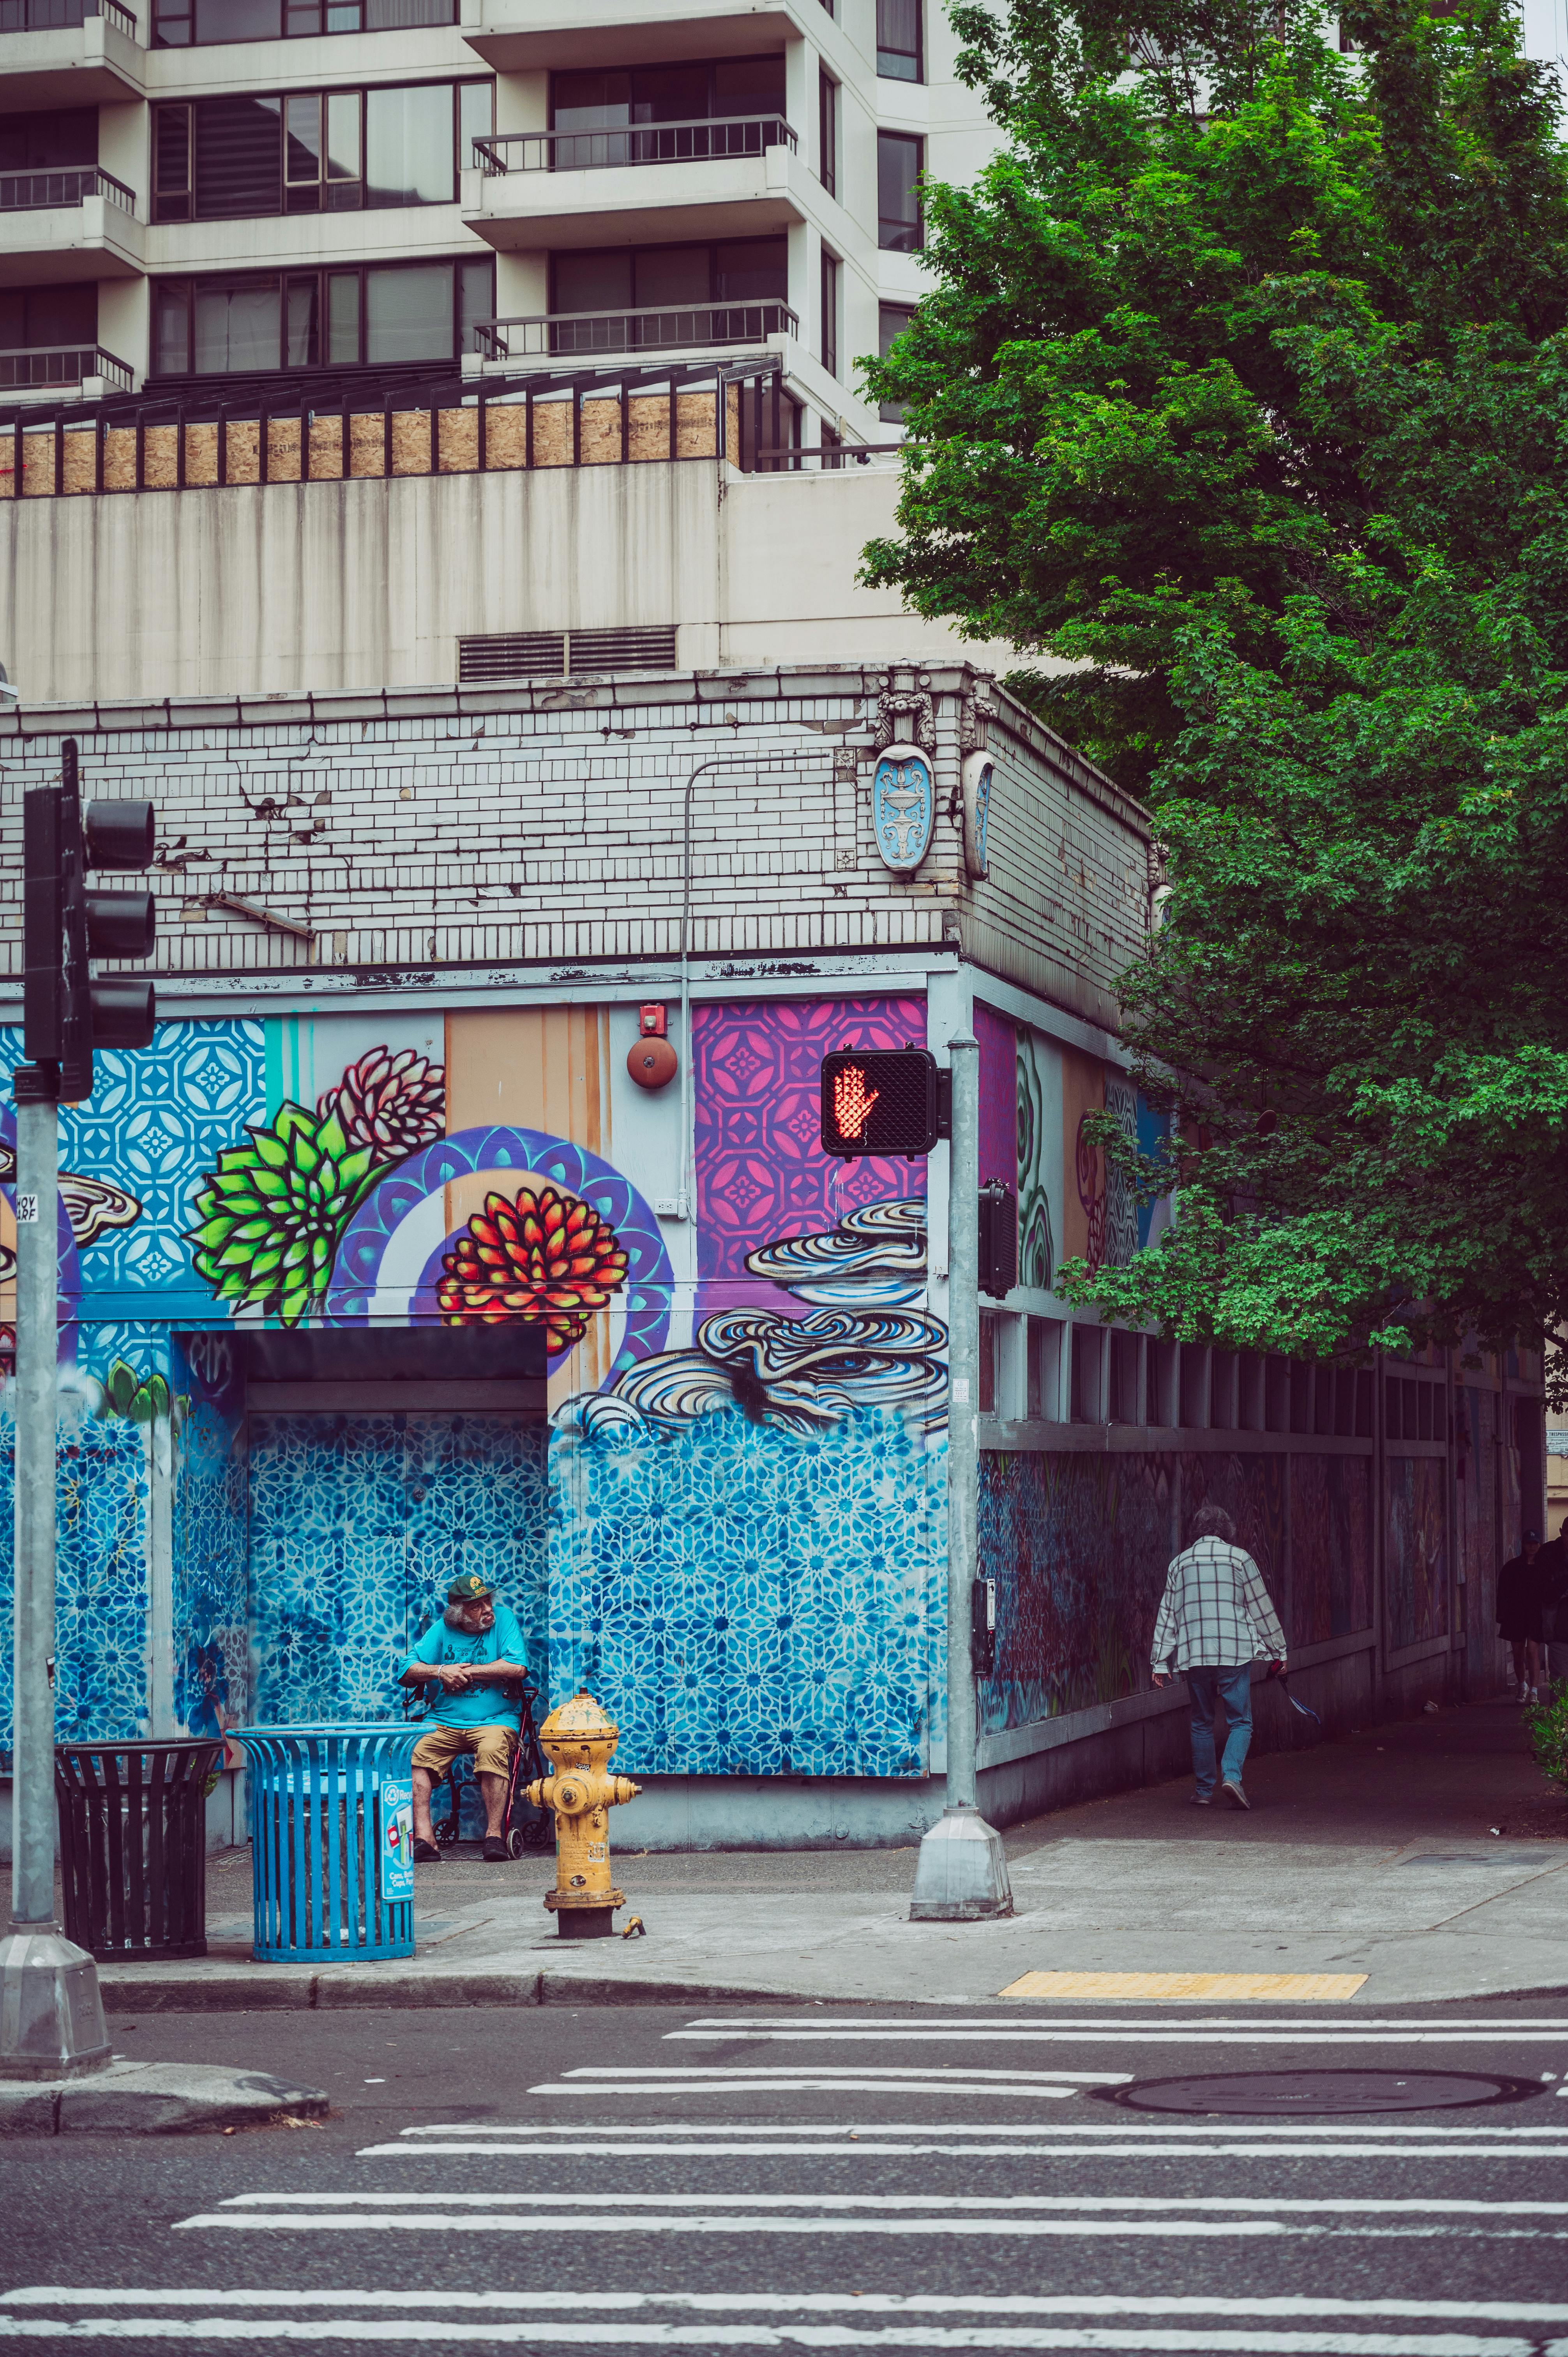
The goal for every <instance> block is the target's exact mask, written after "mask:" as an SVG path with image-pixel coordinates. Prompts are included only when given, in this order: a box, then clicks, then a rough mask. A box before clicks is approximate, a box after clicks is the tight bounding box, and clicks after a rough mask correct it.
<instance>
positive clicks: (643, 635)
mask: <svg viewBox="0 0 1568 2357" xmlns="http://www.w3.org/2000/svg"><path fill="white" fill-rule="evenodd" d="M674 668H675V626H674V624H673V623H672V622H671V623H670V624H669V625H668V626H666V625H664V624H662V623H660V624H658V625H655V626H654V627H653V628H651V629H647V630H511V631H508V632H505V633H504V634H502V635H500V636H498V637H495V638H487V639H459V640H458V641H457V677H458V679H459V680H460V681H461V682H462V683H464V684H465V685H467V684H473V685H478V684H480V683H483V682H484V681H486V680H499V679H566V678H570V677H573V676H578V675H580V674H581V673H585V672H602V671H673V670H674Z"/></svg>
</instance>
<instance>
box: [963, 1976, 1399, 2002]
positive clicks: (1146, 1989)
mask: <svg viewBox="0 0 1568 2357" xmlns="http://www.w3.org/2000/svg"><path fill="white" fill-rule="evenodd" d="M1366 1978H1367V1975H1366V1974H1365V1973H1026V1974H1025V1975H1024V1976H1023V1978H1022V1979H1021V1980H1015V1981H1009V1983H1008V1984H1007V1986H1006V1987H1005V1988H1004V1989H1001V1990H999V1991H998V1995H999V1996H1035V1997H1041V1996H1044V1997H1107V1996H1108V1997H1116V1998H1119V1999H1121V2000H1122V2003H1124V2004H1125V2003H1129V2002H1132V2001H1133V2000H1137V1999H1144V2000H1155V1999H1158V1998H1161V1997H1183V1996H1186V1997H1193V1996H1196V1997H1216V1998H1219V2000H1221V2001H1222V2002H1230V2001H1232V2000H1240V1999H1244V1998H1247V1997H1264V1998H1269V1999H1272V2000H1273V2002H1274V2003H1275V2004H1279V2003H1281V2002H1282V2001H1284V2000H1286V1999H1292V1998H1294V1999H1296V2000H1298V2001H1303V2002H1310V2001H1313V2000H1316V2001H1319V2002H1323V2003H1327V2004H1333V2003H1335V2002H1336V2001H1337V1999H1339V1998H1341V1997H1347V1996H1355V1994H1356V1991H1357V1990H1358V1989H1359V1988H1360V1987H1361V1986H1362V1985H1363V1984H1364V1982H1365V1980H1366Z"/></svg>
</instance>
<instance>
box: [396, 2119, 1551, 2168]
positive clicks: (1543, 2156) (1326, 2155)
mask: <svg viewBox="0 0 1568 2357" xmlns="http://www.w3.org/2000/svg"><path fill="white" fill-rule="evenodd" d="M927 2133H928V2135H929V2134H930V2133H931V2131H929V2130H928V2132H927ZM937 2133H939V2134H940V2135H943V2136H945V2135H947V2134H949V2133H950V2131H949V2130H948V2129H947V2128H946V2127H945V2126H944V2127H943V2128H942V2129H940V2131H937ZM1034 2133H1035V2134H1036V2136H1040V2135H1044V2134H1047V2133H1048V2132H1047V2131H1045V2130H1039V2129H1036V2131H1035V2132H1034ZM1241 2133H1244V2132H1243V2131H1240V2130H1235V2129H1229V2130H1222V2131H1221V2134H1224V2135H1230V2136H1236V2135H1239V2134H1241ZM1287 2133H1288V2131H1287ZM1303 2133H1305V2131H1304V2132H1303ZM824 2152H826V2153H831V2154H832V2155H833V2156H834V2157H835V2158H838V2157H840V2156H843V2157H844V2158H852V2159H863V2158H866V2157H868V2156H870V2157H873V2158H875V2157H884V2158H885V2157H886V2156H888V2155H890V2154H897V2155H901V2156H910V2155H915V2156H919V2157H922V2158H931V2159H948V2160H972V2159H976V2158H985V2157H986V2156H985V2152H984V2148H983V2147H982V2148H980V2150H979V2151H977V2149H976V2147H974V2146H973V2145H962V2144H932V2143H914V2142H906V2143H902V2144H880V2143H878V2142H877V2140H876V2138H875V2136H871V2135H867V2136H857V2137H856V2138H855V2139H854V2141H853V2142H849V2141H844V2142H841V2143H838V2144H829V2145H807V2144H799V2143H797V2144H771V2143H766V2142H759V2143H753V2144H727V2143H725V2142H723V2141H722V2140H718V2141H715V2140H714V2139H713V2138H711V2137H704V2138H703V2141H702V2143H701V2144H639V2143H637V2142H635V2141H633V2142H626V2143H614V2142H611V2141H608V2140H607V2138H606V2137H605V2136H596V2137H595V2138H594V2139H593V2141H592V2142H591V2143H587V2144H562V2145H556V2144H553V2145H550V2146H547V2147H546V2146H541V2145H539V2144H538V2143H532V2144H494V2143H491V2144H480V2143H476V2142H462V2141H455V2142H452V2143H433V2144H427V2145H403V2144H371V2145H365V2146H363V2147H361V2149H360V2155H359V2158H371V2157H374V2158H381V2157H383V2156H386V2155H391V2156H392V2157H393V2158H402V2159H404V2160H414V2159H418V2158H420V2157H421V2155H422V2154H439V2155H444V2156H446V2158H465V2157H466V2158H474V2157H475V2156H477V2155H483V2156H486V2157H494V2156H496V2155H500V2156H502V2157H512V2158H526V2159H532V2160H538V2159H542V2158H549V2159H552V2160H554V2159H576V2160H633V2159H645V2160H646V2159H650V2158H664V2159H668V2158H686V2159H692V2160H715V2159H723V2158H727V2159H736V2158H740V2157H742V2156H745V2155H747V2154H751V2155H757V2154H768V2155H769V2156H789V2157H792V2158H795V2159H797V2160H801V2159H805V2160H811V2159H816V2158H821V2156H822V2154H823V2153H824ZM995 2157H1005V2158H1007V2159H1009V2160H1011V2159H1013V2158H1029V2159H1032V2160H1126V2161H1141V2160H1173V2159H1187V2160H1213V2159H1220V2160H1236V2159H1246V2160H1280V2159H1285V2160H1289V2159H1295V2160H1303V2159H1318V2160H1321V2159H1330V2160H1334V2159H1337V2160H1436V2161H1453V2160H1530V2161H1541V2160H1568V2143H1564V2144H1549V2145H1518V2146H1514V2147H1499V2146H1497V2145H1485V2144H1457V2145H1447V2144H1444V2145H1438V2144H1302V2143H1294V2142H1293V2143H1281V2144H1245V2143H1230V2144H1185V2143H1172V2142H1170V2141H1169V2140H1168V2132H1167V2140H1165V2141H1162V2142H1159V2143H1153V2144H1137V2145H1092V2144H1089V2145H1084V2144H1041V2143H1028V2144H1015V2145H1007V2146H1005V2147H1003V2146H998V2147H995Z"/></svg>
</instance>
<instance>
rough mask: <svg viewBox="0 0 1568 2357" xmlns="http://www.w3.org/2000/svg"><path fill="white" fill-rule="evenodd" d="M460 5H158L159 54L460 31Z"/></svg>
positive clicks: (290, 0)
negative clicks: (430, 28)
mask: <svg viewBox="0 0 1568 2357" xmlns="http://www.w3.org/2000/svg"><path fill="white" fill-rule="evenodd" d="M456 22H457V0H153V47H154V48H155V49H188V48H191V47H192V46H193V45H196V46H199V47H205V46H207V45H209V44H211V43H214V42H219V41H277V40H295V39H298V38H300V37H302V36H305V35H310V34H316V33H401V32H406V31H409V30H411V29H413V27H415V26H419V25H455V24H456Z"/></svg>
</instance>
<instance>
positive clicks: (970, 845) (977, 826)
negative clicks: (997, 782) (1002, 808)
mask: <svg viewBox="0 0 1568 2357" xmlns="http://www.w3.org/2000/svg"><path fill="white" fill-rule="evenodd" d="M991 778H992V763H991V756H990V754H989V753H983V752H977V753H966V754H965V755H964V757H963V864H964V866H966V867H967V868H968V870H969V872H970V874H971V876H972V877H974V878H975V879H976V881H977V882H978V880H979V879H980V878H981V877H983V876H989V875H990V873H991V863H990V860H989V859H988V857H987V856H986V849H985V829H986V823H987V821H988V819H989V817H990V813H991Z"/></svg>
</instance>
